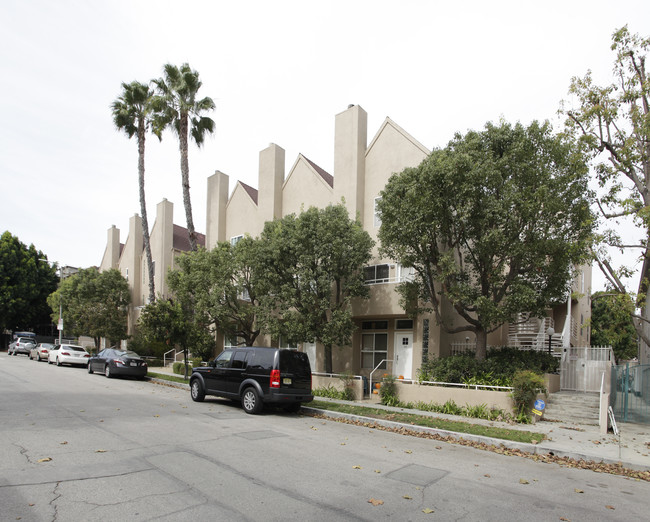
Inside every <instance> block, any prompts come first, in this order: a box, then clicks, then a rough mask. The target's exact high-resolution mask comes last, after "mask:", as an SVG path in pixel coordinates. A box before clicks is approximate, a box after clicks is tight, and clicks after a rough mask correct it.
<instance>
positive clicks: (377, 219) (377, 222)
mask: <svg viewBox="0 0 650 522" xmlns="http://www.w3.org/2000/svg"><path fill="white" fill-rule="evenodd" d="M380 199H381V197H377V198H375V210H374V212H375V220H374V224H375V227H380V226H381V214H380V213H379V210H377V202H378V201H379V200H380Z"/></svg>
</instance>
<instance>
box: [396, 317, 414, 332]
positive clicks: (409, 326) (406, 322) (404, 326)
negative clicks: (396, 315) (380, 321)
mask: <svg viewBox="0 0 650 522" xmlns="http://www.w3.org/2000/svg"><path fill="white" fill-rule="evenodd" d="M395 330H413V319H396V320H395Z"/></svg>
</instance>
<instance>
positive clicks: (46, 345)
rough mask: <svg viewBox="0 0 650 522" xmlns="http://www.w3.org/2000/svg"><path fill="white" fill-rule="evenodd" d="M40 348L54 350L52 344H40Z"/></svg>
mask: <svg viewBox="0 0 650 522" xmlns="http://www.w3.org/2000/svg"><path fill="white" fill-rule="evenodd" d="M41 348H49V349H52V348H54V345H53V344H50V343H43V344H41Z"/></svg>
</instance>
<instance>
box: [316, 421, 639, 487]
mask: <svg viewBox="0 0 650 522" xmlns="http://www.w3.org/2000/svg"><path fill="white" fill-rule="evenodd" d="M305 415H309V416H311V417H315V418H318V419H327V420H330V421H334V422H341V423H343V424H352V425H355V426H362V427H364V428H371V429H377V430H382V431H390V432H392V433H398V434H400V435H408V436H409V437H419V438H421V439H431V440H437V441H441V442H447V443H449V444H458V445H460V446H471V447H473V448H476V449H480V450H484V451H491V452H493V453H498V454H500V455H507V456H512V457H522V458H526V459H531V460H534V461H536V462H543V463H546V464H558V465H560V466H564V467H566V468H576V469H588V470H591V471H595V472H596V473H609V474H611V475H621V476H624V477H630V478H633V479H637V480H645V481H646V482H650V471H639V470H635V469H630V468H626V467H624V466H623V465H622V464H621V463H620V462H619V463H616V464H607V463H604V462H594V461H591V460H589V461H587V460H576V459H572V458H571V457H559V456H557V455H551V454H544V455H539V454H534V453H528V452H527V451H522V450H520V449H511V448H506V447H505V446H503V445H500V446H495V445H494V444H486V443H484V442H474V441H471V440H467V439H462V438H461V439H456V438H454V437H451V436H446V435H439V434H438V433H431V432H421V431H416V430H410V429H408V428H405V427H399V428H392V427H387V426H382V425H380V424H375V423H372V422H362V421H358V420H351V419H345V418H336V417H329V416H327V415H323V414H322V413H318V414H310V413H305Z"/></svg>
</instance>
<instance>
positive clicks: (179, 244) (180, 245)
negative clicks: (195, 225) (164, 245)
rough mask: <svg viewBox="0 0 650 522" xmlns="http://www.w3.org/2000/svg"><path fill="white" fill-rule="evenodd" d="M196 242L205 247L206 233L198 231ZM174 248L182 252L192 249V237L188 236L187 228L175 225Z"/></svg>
mask: <svg viewBox="0 0 650 522" xmlns="http://www.w3.org/2000/svg"><path fill="white" fill-rule="evenodd" d="M196 244H197V245H199V246H202V247H205V234H201V233H200V232H196ZM173 248H174V249H175V250H180V251H182V252H189V251H190V238H189V237H188V232H187V228H185V227H181V226H179V225H174V238H173Z"/></svg>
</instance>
